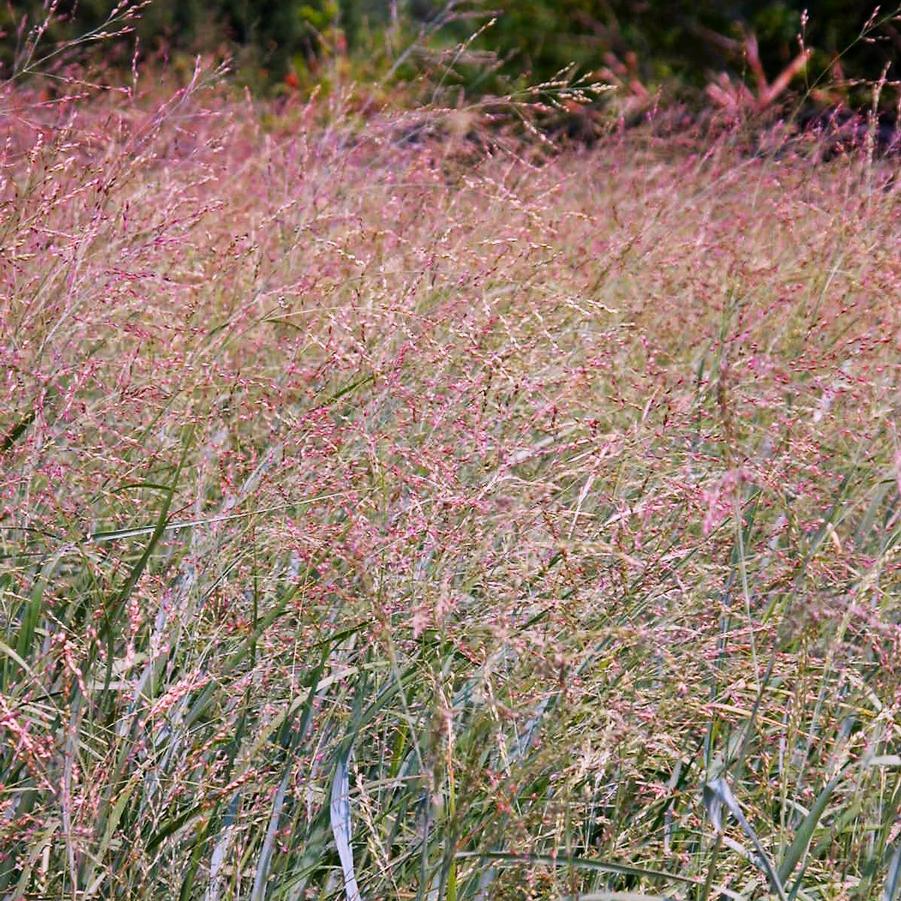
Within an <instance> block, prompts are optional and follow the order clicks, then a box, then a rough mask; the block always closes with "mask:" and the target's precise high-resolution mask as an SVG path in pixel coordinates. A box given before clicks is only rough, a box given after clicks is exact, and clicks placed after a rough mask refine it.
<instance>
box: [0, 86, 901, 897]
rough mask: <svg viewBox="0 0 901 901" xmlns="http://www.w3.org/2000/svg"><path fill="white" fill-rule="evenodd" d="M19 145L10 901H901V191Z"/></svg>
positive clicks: (406, 152) (300, 143) (732, 174)
mask: <svg viewBox="0 0 901 901" xmlns="http://www.w3.org/2000/svg"><path fill="white" fill-rule="evenodd" d="M333 102H334V101H333ZM4 104H5V107H4V108H5V110H6V115H5V118H4V120H3V126H2V127H3V129H4V134H3V140H2V142H0V146H2V151H0V154H2V156H0V165H2V169H0V178H2V182H0V201H2V210H3V215H2V220H0V248H2V249H0V298H2V299H0V325H2V331H0V334H2V338H0V355H2V370H0V371H2V374H3V379H2V384H0V391H2V397H0V411H2V412H0V454H2V482H0V485H2V495H0V517H2V518H0V542H2V543H0V555H2V556H0V590H2V593H0V661H2V662H0V742H2V745H0V897H3V898H10V899H13V898H15V899H18V898H26V897H48V898H73V899H74V898H78V899H82V898H121V899H133V898H160V899H165V898H183V899H188V898H205V899H223V901H224V899H237V898H242V899H262V898H272V899H282V898H285V899H287V898H333V899H337V898H341V897H346V898H349V899H354V898H358V897H363V898H366V899H380V898H421V899H425V898H428V899H439V898H440V899H445V898H447V899H477V898H481V899H489V898H498V899H504V898H509V899H519V898H527V897H530V898H541V899H545V898H547V899H550V898H564V897H567V898H573V897H582V898H596V899H604V898H607V899H613V898H620V899H626V898H629V899H638V898H664V897H665V898H670V899H682V901H712V899H723V898H728V899H753V898H761V897H764V896H768V895H770V894H773V895H775V896H778V897H782V898H794V899H801V901H804V899H859V901H872V899H877V898H879V899H884V901H893V899H896V898H897V897H898V892H899V883H901V872H899V871H901V843H899V804H901V779H899V777H901V758H899V756H898V752H899V713H901V708H899V704H901V693H899V688H901V683H899V668H901V626H899V622H901V593H899V591H898V589H899V559H898V539H899V529H901V499H899V488H901V452H899V436H898V433H897V429H896V425H897V412H898V411H897V402H898V395H897V390H898V359H899V357H898V352H899V334H901V330H899V325H901V322H899V316H901V314H899V305H898V298H899V288H901V261H899V257H898V254H897V248H898V239H899V217H898V201H899V193H898V191H899V188H898V183H897V180H895V179H893V178H892V176H893V174H894V172H893V165H894V164H890V163H888V162H880V160H879V159H878V158H877V159H874V158H873V154H872V153H869V154H868V153H867V149H866V147H864V148H863V149H862V150H861V151H860V152H859V153H852V154H849V155H841V154H840V155H836V156H833V158H832V159H831V160H830V161H828V162H822V163H820V164H819V165H817V164H815V163H814V162H812V161H811V157H812V154H808V153H807V152H806V151H804V152H801V151H803V150H804V148H803V147H799V148H798V153H794V152H792V150H791V148H789V149H788V151H787V152H783V153H779V154H773V155H768V156H764V155H758V156H743V155H742V154H741V153H740V152H739V151H738V150H737V149H735V148H734V147H733V146H732V142H731V140H730V139H729V138H728V136H726V137H723V138H721V139H719V140H718V141H713V140H712V139H711V140H710V141H709V142H708V143H707V144H706V145H704V146H695V145H694V144H692V143H691V142H681V143H679V142H676V140H675V139H672V140H671V141H670V142H666V143H658V142H657V141H656V139H653V138H651V137H647V136H645V137H642V135H641V134H639V133H634V134H632V135H630V136H628V137H627V138H623V139H614V138H611V139H609V140H608V141H606V142H605V143H604V144H603V145H602V146H600V147H599V148H597V149H596V150H594V151H593V152H591V153H586V152H582V153H576V152H570V153H560V154H551V153H549V152H547V151H546V150H543V151H541V152H540V153H539V152H537V151H535V149H534V148H531V149H530V148H528V147H523V146H521V145H516V144H513V143H512V142H510V143H509V144H505V143H504V141H503V139H502V138H500V137H498V136H497V135H495V136H494V138H493V139H491V143H490V144H486V145H485V146H483V147H482V149H481V151H480V155H479V156H478V157H477V158H474V157H475V153H474V150H473V147H472V146H471V145H468V144H466V142H465V141H464V140H463V139H462V138H460V139H457V138H454V137H453V135H454V134H456V133H459V134H463V133H464V132H465V131H466V129H467V128H468V127H469V124H468V123H464V127H455V126H454V123H455V122H457V118H454V120H453V122H452V123H451V126H449V127H447V128H445V129H444V132H445V133H446V134H447V135H449V136H448V137H445V138H443V139H441V140H440V141H437V140H436V141H428V140H422V141H418V142H417V141H413V140H410V135H411V134H414V133H415V131H416V130H415V126H416V124H417V122H419V121H420V120H421V116H425V115H426V114H417V115H418V116H419V118H413V117H411V118H410V119H408V120H404V119H403V118H399V117H393V118H387V119H384V120H383V119H379V118H378V117H376V118H374V119H373V120H372V121H371V122H370V123H369V125H368V126H367V128H366V130H365V134H363V135H361V134H359V132H358V131H355V130H354V129H352V128H351V127H350V121H349V120H346V119H345V118H343V117H342V114H341V111H340V110H338V109H336V108H332V109H331V110H330V111H328V112H329V114H328V115H327V116H326V115H324V112H325V111H324V110H322V109H321V108H320V107H319V106H317V105H316V104H315V103H313V104H310V105H308V106H300V105H293V104H291V103H289V104H288V105H287V106H285V107H283V108H281V109H280V111H278V112H275V111H273V110H271V109H270V110H268V111H267V110H261V109H259V108H257V107H255V106H253V105H252V104H251V103H250V102H249V101H248V103H247V104H244V105H241V104H239V103H236V102H234V101H231V100H227V99H225V98H217V97H216V96H215V95H211V94H210V95H204V94H202V93H200V94H197V93H196V92H193V93H192V90H191V89H189V90H185V91H183V92H181V93H180V94H178V95H176V96H175V97H173V98H171V99H168V100H165V101H161V102H158V101H154V99H153V97H144V98H143V99H140V100H129V99H127V98H125V97H123V96H122V95H113V94H109V95H107V96H106V97H105V98H100V99H95V100H93V101H90V102H84V103H80V104H78V103H76V104H70V105H63V106H54V105H50V106H45V107H43V108H38V107H35V106H33V105H31V103H30V101H29V100H28V98H27V97H24V96H22V95H19V96H16V95H13V94H9V95H8V96H7V97H6V98H5V99H4ZM429 115H435V116H438V115H440V114H439V113H431V114H429ZM453 115H454V117H459V116H460V115H461V114H460V113H454V114H453ZM458 124H459V123H458Z"/></svg>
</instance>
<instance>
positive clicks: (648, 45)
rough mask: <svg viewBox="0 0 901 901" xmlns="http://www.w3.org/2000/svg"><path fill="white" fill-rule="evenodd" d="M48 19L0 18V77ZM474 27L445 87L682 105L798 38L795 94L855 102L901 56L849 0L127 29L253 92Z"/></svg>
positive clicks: (62, 6)
mask: <svg viewBox="0 0 901 901" xmlns="http://www.w3.org/2000/svg"><path fill="white" fill-rule="evenodd" d="M112 6H113V5H112V4H111V3H109V2H106V0H80V2H78V3H75V2H72V0H58V2H57V3H55V4H53V8H54V9H55V11H56V14H55V18H54V23H53V25H52V26H51V28H50V29H49V31H48V34H47V38H49V39H50V40H51V41H52V40H61V39H64V38H66V37H68V38H72V37H74V36H75V35H77V34H79V33H82V32H83V31H84V30H86V29H89V28H92V27H95V26H97V25H98V24H99V23H100V22H102V21H103V19H104V18H105V17H106V15H108V13H109V11H110V9H111V8H112ZM46 11H47V3H41V2H40V0H25V2H23V3H22V2H20V3H16V4H12V5H10V6H6V7H4V9H3V10H2V11H0V27H2V28H3V30H4V31H5V32H6V38H5V40H4V41H3V45H2V46H3V59H4V61H5V63H6V65H7V68H9V66H10V65H11V62H12V57H13V55H14V51H13V47H14V46H15V43H16V33H17V30H18V29H19V28H20V27H21V24H22V22H23V21H27V22H28V23H29V24H30V25H32V26H33V25H34V24H36V23H38V22H40V21H41V19H42V18H43V17H44V16H45V15H46ZM805 11H806V14H805ZM874 19H875V20H876V21H878V22H879V27H878V28H872V25H873V22H874ZM489 22H492V23H493V24H491V25H490V26H489V27H483V26H486V25H488V23H489ZM480 29H482V30H481V31H480V36H479V38H478V39H477V40H476V41H474V42H473V43H471V44H469V45H468V46H467V52H466V53H456V54H453V56H454V66H453V71H452V72H447V71H445V72H444V80H445V81H446V82H447V83H449V84H462V85H464V86H465V87H466V88H467V89H468V90H470V91H471V92H473V91H474V92H478V91H483V90H487V89H491V90H498V89H499V87H500V86H501V85H503V84H504V83H506V84H508V85H509V83H510V82H513V83H517V82H519V83H525V82H530V83H533V82H536V81H541V80H546V79H548V78H551V77H552V76H554V75H555V74H556V73H558V72H559V71H560V70H561V69H563V68H564V67H566V66H568V65H570V64H571V63H575V65H576V66H577V67H578V70H579V71H580V72H582V73H594V74H598V73H601V72H604V73H609V72H610V71H611V70H613V71H614V72H616V73H618V74H619V75H620V76H622V77H624V78H625V79H626V80H627V81H635V82H638V83H640V84H642V85H645V86H648V87H649V88H650V89H652V90H653V89H655V88H657V87H659V86H665V87H666V88H667V89H668V90H669V91H670V93H674V94H677V95H678V94H682V95H691V94H692V91H693V90H694V92H696V91H697V89H698V88H700V87H702V86H703V85H705V84H707V83H708V82H709V81H710V78H711V74H712V73H720V72H723V71H727V72H730V73H731V74H732V75H734V76H737V77H743V78H745V79H746V80H748V81H753V80H754V78H755V77H756V73H755V71H754V64H753V60H750V61H749V58H748V45H747V38H748V37H753V40H754V41H755V45H756V47H757V48H758V50H759V59H760V63H761V67H762V70H763V72H765V73H767V75H768V76H769V77H770V78H773V77H776V76H777V75H778V74H779V73H780V72H782V71H783V70H784V69H785V67H786V66H788V65H790V64H791V62H792V60H794V59H795V58H796V57H797V55H798V53H799V50H800V48H801V42H803V44H804V46H806V47H807V48H809V49H810V50H811V51H812V56H811V59H810V61H809V64H808V66H807V68H806V69H804V70H801V69H799V70H798V72H797V74H798V75H799V76H800V78H799V81H798V82H797V84H798V85H799V86H800V87H802V88H803V87H807V86H810V84H811V83H812V82H813V81H815V80H819V81H820V82H822V76H823V75H824V74H827V75H828V76H829V80H830V81H832V83H833V87H836V86H839V88H840V92H839V94H838V95H836V96H837V99H841V100H845V101H848V100H851V101H860V100H861V99H862V98H863V97H864V95H863V93H862V92H859V91H855V90H854V88H855V85H856V84H857V83H858V82H859V81H860V80H863V81H865V82H867V83H872V82H874V81H875V80H877V79H878V78H879V77H880V75H881V74H882V73H883V70H884V68H885V66H886V65H887V64H889V63H890V62H891V61H892V60H893V59H894V58H895V57H896V56H897V54H898V51H899V48H901V26H899V23H898V22H897V20H895V19H893V17H892V9H890V8H882V9H881V10H879V11H877V10H876V7H875V6H873V7H868V6H867V5H866V4H857V3H848V2H846V0H819V2H817V3H815V4H810V3H805V2H802V0H765V2H752V0H723V2H715V0H701V2H687V0H674V2H670V0H530V2H528V3H525V2H520V0H498V2H497V3H490V4H489V3H479V2H478V0H476V2H460V0H447V3H446V4H442V3H440V2H439V0H284V2H280V0H153V2H152V3H150V4H149V5H148V6H146V8H144V9H143V10H142V12H141V18H140V22H139V23H138V24H137V26H136V30H137V33H138V34H139V35H140V37H141V40H142V42H143V43H142V46H143V52H144V53H146V54H150V55H153V54H160V53H162V54H164V55H167V56H171V55H173V54H174V55H177V54H178V53H180V52H188V53H190V52H194V51H195V50H204V51H216V52H219V53H220V54H226V53H228V54H235V56H236V58H237V61H238V67H239V70H240V72H241V75H242V77H243V78H244V79H245V80H249V81H250V82H252V83H254V84H257V85H260V84H263V83H265V82H267V81H268V82H269V83H270V84H272V83H274V82H278V81H280V80H281V79H283V78H284V77H285V76H286V75H288V74H289V73H293V75H291V78H294V77H299V78H301V79H302V80H304V81H306V82H307V83H309V84H312V83H313V82H315V81H316V80H317V79H320V80H321V76H322V74H323V73H322V71H321V68H322V63H323V60H325V59H326V58H331V57H333V56H335V55H338V56H341V57H348V58H349V59H350V60H351V62H352V64H353V69H354V71H355V73H356V74H357V75H358V76H360V77H371V76H373V75H377V74H384V73H385V72H386V71H388V70H391V71H392V72H394V73H395V74H398V73H399V74H401V75H403V74H407V75H410V74H412V72H413V71H414V70H415V67H413V68H412V69H411V68H410V67H409V66H408V67H406V68H403V67H401V69H400V70H398V69H397V68H396V67H394V63H395V62H396V61H397V57H398V55H400V54H401V53H402V51H403V49H404V48H405V47H407V46H408V44H409V42H410V41H412V40H414V39H415V38H416V36H417V35H419V36H421V35H423V34H428V35H429V40H427V41H425V42H424V45H423V46H424V49H425V48H430V49H431V50H432V51H434V52H439V51H440V50H441V49H442V48H444V49H448V48H453V47H454V45H455V43H456V42H457V41H459V40H465V39H467V38H469V37H470V36H471V35H472V34H473V33H474V32H476V31H479V30H480ZM477 51H481V55H480V54H479V53H477ZM120 53H121V54H122V57H123V58H122V60H120V61H121V62H125V63H128V62H130V49H129V48H121V49H120ZM485 53H490V54H491V55H492V56H493V58H494V62H493V63H490V64H489V62H488V57H486V56H485V55H484V54H485ZM472 60H477V62H478V64H477V65H475V66H473V65H472V64H471V61H472ZM414 61H415V59H412V58H411V59H410V60H409V62H410V63H413V62H414ZM468 63H469V64H468Z"/></svg>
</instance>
